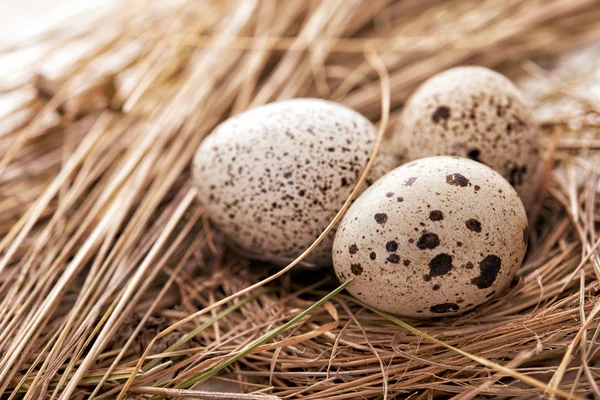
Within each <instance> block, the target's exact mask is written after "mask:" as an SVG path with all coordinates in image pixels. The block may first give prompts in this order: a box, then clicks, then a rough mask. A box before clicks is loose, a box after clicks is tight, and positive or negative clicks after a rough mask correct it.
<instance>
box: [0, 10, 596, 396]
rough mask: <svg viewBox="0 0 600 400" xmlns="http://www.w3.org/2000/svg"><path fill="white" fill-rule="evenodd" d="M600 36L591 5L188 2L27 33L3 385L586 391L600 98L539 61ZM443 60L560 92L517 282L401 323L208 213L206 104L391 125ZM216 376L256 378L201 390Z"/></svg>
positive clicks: (7, 238) (15, 140)
mask: <svg viewBox="0 0 600 400" xmlns="http://www.w3.org/2000/svg"><path fill="white" fill-rule="evenodd" d="M598 38H600V7H598V4H597V3H596V2H595V1H593V0H572V1H548V0H544V1H528V2H522V1H517V0H511V1H503V2H498V1H493V0H489V1H475V0H473V1H450V2H436V1H429V0H427V1H422V0H420V1H412V0H404V1H391V0H368V1H367V0H324V1H320V2H317V1H312V2H304V1H276V0H262V1H259V0H231V1H222V0H212V1H209V0H205V1H190V0H182V1H180V2H175V3H171V2H168V3H154V2H150V3H147V2H142V3H127V4H126V5H125V6H123V7H122V8H120V9H118V10H116V11H111V12H110V13H108V14H107V15H103V16H102V17H101V18H97V19H95V20H92V21H90V22H87V24H86V25H85V26H84V27H83V28H81V29H77V30H70V29H68V28H65V29H62V30H57V31H54V32H52V34H51V35H47V36H40V37H37V38H35V39H32V40H30V41H29V42H28V43H26V46H29V47H34V46H37V48H39V49H40V53H39V54H40V55H41V57H42V58H43V59H44V63H43V64H40V63H34V65H33V66H32V68H28V69H21V70H20V71H18V72H19V73H18V74H16V75H15V76H13V77H10V78H11V79H4V80H3V82H2V85H1V87H0V93H2V95H3V97H5V98H6V97H8V96H12V97H10V98H11V99H12V100H13V101H12V106H11V108H10V110H9V111H7V112H6V114H5V115H3V116H2V118H1V119H0V132H1V133H0V149H1V150H0V151H1V154H0V193H1V194H2V195H1V196H0V235H1V241H0V255H1V260H0V393H3V398H9V399H14V398H25V399H32V398H49V399H70V398H90V399H92V398H93V399H103V398H115V397H118V398H124V397H128V398H148V397H152V398H162V397H166V396H184V397H188V398H192V397H194V398H206V399H211V398H212V399H216V398H218V399H275V398H305V399H325V398H327V399H354V398H384V399H385V398H392V397H396V398H412V399H431V398H448V397H452V398H454V399H462V400H464V399H471V398H476V397H477V398H481V397H483V396H492V397H506V398H515V397H516V398H522V399H526V398H538V397H539V396H548V397H549V398H555V397H568V398H582V397H586V396H587V397H590V396H591V397H593V396H597V397H598V398H600V388H599V384H598V383H597V381H598V379H599V376H600V364H599V361H600V355H599V353H598V349H599V348H600V347H599V346H598V344H597V342H598V340H597V339H598V333H599V332H600V330H599V323H598V318H597V314H598V312H599V311H600V302H598V299H599V294H600V286H599V285H598V277H600V257H599V256H598V251H597V248H598V245H599V244H600V239H599V237H598V223H599V222H600V212H599V211H598V196H597V195H598V188H599V187H600V186H599V181H600V163H599V162H598V158H594V153H595V151H596V149H598V147H600V138H599V137H598V126H599V124H600V122H599V118H598V113H599V111H600V106H599V103H598V102H594V100H593V99H592V98H591V97H590V96H589V95H587V94H585V93H581V92H580V91H578V90H577V89H574V84H577V85H580V86H585V85H586V84H588V83H589V80H590V79H592V77H593V76H592V75H585V74H579V75H576V76H571V77H569V79H565V78H564V77H563V76H562V75H560V74H551V73H548V72H546V70H543V69H541V67H539V66H538V64H534V63H533V62H531V61H530V60H532V59H534V60H536V61H538V60H541V61H543V62H545V60H548V59H549V58H548V57H547V56H551V55H556V54H560V53H563V52H565V51H567V50H570V49H572V48H574V47H575V46H578V45H582V44H585V43H587V42H591V41H594V40H597V39H598ZM15 50H19V48H17V49H15V48H5V49H3V50H2V51H3V53H8V52H11V51H15ZM65 55H66V56H68V57H66V56H65ZM534 57H535V58H534ZM540 57H541V58H540ZM52 61H54V63H53V62H52ZM56 64H58V67H55V68H54V69H49V70H48V68H45V67H47V66H48V65H54V66H56ZM457 64H479V65H486V66H491V67H496V68H501V69H502V70H503V71H504V72H506V73H508V74H510V75H512V76H515V75H518V74H520V73H523V72H527V73H529V74H534V75H535V81H536V82H537V84H538V89H536V91H532V93H533V94H535V98H534V100H536V102H537V104H538V105H540V106H542V105H548V104H550V106H549V108H546V109H545V111H544V112H541V111H540V116H541V117H540V119H541V122H542V124H543V126H544V130H545V133H546V138H547V140H546V142H545V143H546V146H547V147H548V150H549V151H550V154H551V160H550V162H549V164H548V169H547V174H546V182H545V192H544V195H543V197H542V198H541V201H540V206H539V207H538V209H537V210H536V212H535V213H534V215H533V216H532V218H533V220H534V227H535V229H534V230H533V232H532V238H531V246H530V250H529V254H528V256H527V259H526V262H525V264H524V265H523V267H522V268H521V270H520V273H519V276H520V277H521V279H520V280H519V281H518V282H515V285H514V287H513V288H512V290H511V292H510V294H509V295H506V296H504V297H501V298H498V299H496V300H493V301H491V302H490V303H487V304H486V305H484V306H481V307H480V308H478V309H477V310H475V311H474V312H471V313H468V314H467V315H464V316H462V317H458V318H455V319H443V320H431V321H420V322H414V321H401V320H399V319H397V318H395V317H393V316H390V315H387V314H385V313H381V312H379V311H377V310H373V309H370V308H369V307H367V306H365V305H364V304H359V303H358V302H357V301H356V300H355V299H353V298H351V297H348V296H346V295H344V294H343V293H340V292H341V291H342V289H343V287H344V285H342V286H340V287H337V288H336V285H337V283H335V280H334V279H333V278H332V277H331V275H330V274H329V273H328V272H326V271H324V272H323V274H322V275H321V276H320V277H319V278H318V279H317V280H316V281H311V280H310V278H307V277H306V276H304V274H303V273H302V271H301V270H297V269H294V270H292V271H291V272H290V273H288V274H283V273H279V274H277V275H269V269H268V268H269V267H268V266H267V265H264V264H262V263H256V262H250V261H247V260H245V259H243V258H242V257H240V256H239V255H237V254H236V253H235V249H229V248H227V247H226V246H225V245H224V244H223V243H222V241H221V240H220V238H219V236H218V235H217V234H216V233H215V232H212V231H211V229H210V225H209V224H208V223H207V217H206V215H205V214H204V212H203V210H202V208H201V207H199V205H198V204H196V203H195V200H194V199H195V191H194V190H195V189H193V188H192V187H191V185H190V180H189V171H188V167H189V163H190V159H191V157H192V154H193V152H194V150H195V149H196V147H197V146H198V144H199V143H200V141H201V140H202V138H203V137H204V136H205V135H206V134H207V133H208V132H210V130H211V129H212V128H213V127H214V126H215V125H216V124H217V123H218V122H219V121H221V120H223V119H224V118H226V117H227V116H229V115H232V114H235V113H238V112H240V111H241V110H244V109H246V108H248V107H251V106H255V105H259V104H263V103H266V102H269V101H273V100H276V99H282V98H289V97H298V96H315V97H324V98H329V99H333V100H336V101H339V102H342V103H343V104H346V105H348V106H350V107H353V108H355V109H357V110H358V111H360V112H362V113H363V114H365V115H367V116H368V117H370V118H372V119H373V120H375V121H377V120H379V119H380V118H382V121H381V124H380V127H381V131H382V132H383V131H384V130H385V128H386V127H387V126H388V125H389V124H387V118H388V113H387V110H388V105H389V106H390V107H391V110H392V114H391V117H392V122H393V120H394V118H395V117H396V116H397V111H398V110H399V108H400V107H401V105H402V103H403V101H404V100H405V99H406V98H407V96H408V95H409V94H410V93H411V91H412V90H414V88H415V87H416V85H418V84H419V83H420V82H421V81H423V80H424V79H425V78H427V77H429V76H430V75H432V74H434V73H436V72H439V71H440V70H442V69H445V68H448V67H450V66H454V65H457ZM40 66H42V67H44V68H40ZM588 72H593V69H590V70H589V71H588ZM7 78H8V77H7ZM570 78H574V80H573V82H570V80H571V79H570ZM540 87H541V89H540ZM567 100H568V101H567ZM561 101H567V102H569V104H571V106H569V107H554V106H552V105H556V103H558V104H559V105H560V103H561ZM382 104H383V106H382ZM548 110H549V111H548ZM287 270H289V268H288V269H286V271H287ZM311 275H312V274H311ZM257 276H258V277H262V278H265V279H266V280H267V281H272V280H273V279H274V278H277V279H278V280H277V281H275V284H272V285H258V284H256V282H257ZM250 285H254V286H252V287H250ZM249 287H250V288H249ZM330 290H332V291H330ZM207 382H208V383H207ZM215 382H217V383H218V382H225V383H227V386H226V388H225V389H226V390H228V391H231V390H232V389H238V391H245V392H250V393H249V394H225V393H212V394H210V393H207V391H206V390H207V386H206V385H213V386H211V387H213V391H214V384H215ZM198 385H199V386H198ZM221 387H222V386H221ZM225 389H217V390H225Z"/></svg>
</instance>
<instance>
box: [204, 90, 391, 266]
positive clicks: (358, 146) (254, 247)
mask: <svg viewBox="0 0 600 400" xmlns="http://www.w3.org/2000/svg"><path fill="white" fill-rule="evenodd" d="M375 138H376V130H375V127H374V126H373V124H372V123H371V122H370V121H369V120H367V119H366V118H364V117H363V116H362V115H360V114H359V113H357V112H355V111H354V110H352V109H349V108H347V107H344V106H341V105H338V104H335V103H333V102H330V101H325V100H319V99H294V100H285V101H280V102H276V103H271V104H267V105H264V106H261V107H257V108H254V109H251V110H248V111H246V112H244V113H241V114H239V115H237V116H235V117H233V118H230V119H229V120H227V121H225V122H223V123H222V124H221V125H219V126H218V127H217V128H215V130H214V131H213V132H212V133H211V134H210V135H209V136H208V137H207V138H206V139H205V140H204V142H203V143H202V144H201V146H200V148H199V149H198V151H197V153H196V155H195V158H194V163H193V178H194V182H195V184H196V186H197V188H198V192H199V194H198V196H199V199H200V202H201V203H202V204H203V205H204V206H205V207H206V209H207V211H208V215H209V217H210V219H211V220H212V222H213V223H214V225H215V226H216V227H217V228H218V230H220V231H221V232H222V233H224V234H225V236H226V237H227V239H228V240H229V241H230V244H231V245H232V247H234V248H237V249H238V250H239V251H240V252H241V253H244V254H246V255H249V256H250V257H253V258H257V259H262V260H268V261H272V262H274V263H277V264H281V265H283V264H287V263H288V262H290V261H292V260H293V259H294V258H295V257H297V256H298V255H300V254H301V253H302V252H303V251H304V250H305V249H306V248H308V247H309V246H310V244H311V243H312V242H313V241H314V240H315V239H316V238H317V237H318V236H319V235H320V234H321V232H322V231H323V230H324V229H325V228H326V227H327V225H328V224H329V223H330V221H331V220H332V219H333V217H334V216H335V215H336V213H337V212H338V210H339V209H340V208H341V206H342V205H343V203H344V201H345V200H346V198H347V197H348V195H349V194H350V192H351V191H352V189H353V187H354V184H355V183H356V182H357V180H358V178H359V175H360V173H361V172H362V170H363V168H364V166H365V165H366V163H367V161H368V158H369V154H370V152H371V150H372V147H373V145H374V143H375ZM395 166H396V165H395V164H394V157H393V156H391V155H389V154H386V155H384V154H381V155H378V157H377V159H376V162H375V166H374V168H373V169H372V173H371V176H370V179H371V180H375V179H376V178H378V177H379V176H381V175H383V174H384V173H385V172H387V171H389V170H391V169H392V168H394V167H395ZM332 242H333V233H332V234H331V235H329V237H327V238H325V239H324V241H323V242H321V245H320V246H319V247H318V248H316V249H315V250H314V251H313V252H312V253H311V254H310V255H309V256H308V257H307V258H306V259H305V260H306V261H308V262H309V263H312V264H320V265H330V264H331V246H332Z"/></svg>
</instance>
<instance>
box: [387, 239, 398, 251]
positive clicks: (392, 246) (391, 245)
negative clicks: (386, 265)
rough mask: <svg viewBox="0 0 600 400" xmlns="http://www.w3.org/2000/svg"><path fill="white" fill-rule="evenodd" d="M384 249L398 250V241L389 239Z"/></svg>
mask: <svg viewBox="0 0 600 400" xmlns="http://www.w3.org/2000/svg"><path fill="white" fill-rule="evenodd" d="M385 249H386V250H387V251H390V252H394V251H396V250H398V242H396V241H395V240H390V241H389V242H387V243H386V244H385Z"/></svg>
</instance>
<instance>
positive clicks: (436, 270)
mask: <svg viewBox="0 0 600 400" xmlns="http://www.w3.org/2000/svg"><path fill="white" fill-rule="evenodd" d="M451 269H452V256H451V255H448V254H445V253H441V254H438V255H437V256H435V257H433V258H432V259H431V261H430V262H429V276H430V277H431V276H442V275H446V274H447V273H448V272H450V270H451Z"/></svg>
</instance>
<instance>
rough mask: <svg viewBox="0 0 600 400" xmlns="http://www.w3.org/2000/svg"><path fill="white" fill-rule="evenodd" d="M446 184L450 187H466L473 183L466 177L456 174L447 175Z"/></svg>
mask: <svg viewBox="0 0 600 400" xmlns="http://www.w3.org/2000/svg"><path fill="white" fill-rule="evenodd" d="M446 183H447V184H449V185H454V186H460V187H466V186H468V185H469V184H470V183H471V182H470V181H469V180H468V179H467V178H465V177H464V175H461V174H458V173H456V174H450V175H446Z"/></svg>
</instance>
